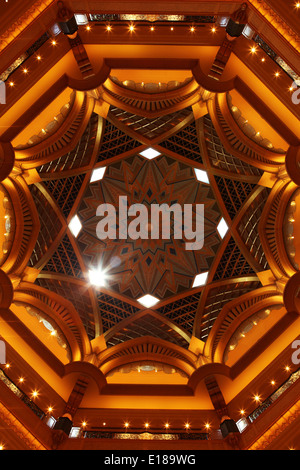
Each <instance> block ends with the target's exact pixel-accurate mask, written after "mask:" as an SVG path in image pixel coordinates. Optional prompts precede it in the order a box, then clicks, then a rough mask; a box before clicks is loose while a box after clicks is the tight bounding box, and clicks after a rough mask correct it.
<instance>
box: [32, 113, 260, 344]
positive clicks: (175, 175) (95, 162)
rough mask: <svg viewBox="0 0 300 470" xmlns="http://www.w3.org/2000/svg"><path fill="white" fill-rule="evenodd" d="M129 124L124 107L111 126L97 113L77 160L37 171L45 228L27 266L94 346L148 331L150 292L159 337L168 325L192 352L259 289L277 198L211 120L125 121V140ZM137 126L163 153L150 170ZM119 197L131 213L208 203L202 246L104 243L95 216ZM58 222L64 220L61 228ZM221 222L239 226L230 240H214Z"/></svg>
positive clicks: (181, 116)
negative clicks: (73, 224) (200, 279)
mask: <svg viewBox="0 0 300 470" xmlns="http://www.w3.org/2000/svg"><path fill="white" fill-rule="evenodd" d="M122 114H123V113H122V112H121V110H119V111H117V110H116V108H114V110H113V112H110V113H109V115H108V117H107V119H104V118H100V117H99V116H96V115H95V114H94V113H92V114H91V117H90V119H89V122H88V125H87V127H86V129H85V131H84V132H83V134H82V136H81V138H80V140H79V142H78V143H77V144H76V146H75V147H74V150H70V151H69V152H68V153H67V154H65V155H62V157H61V158H60V159H59V160H56V161H51V160H49V161H48V163H46V164H43V165H42V166H40V167H39V168H38V171H39V174H40V177H41V178H42V181H41V182H40V183H37V184H35V185H32V186H31V187H30V190H31V194H32V196H33V198H34V201H35V203H36V207H37V210H38V212H39V218H40V223H41V230H40V233H39V236H38V240H37V243H36V246H35V248H34V250H33V254H32V256H31V259H30V265H31V266H32V267H37V268H38V269H40V274H39V275H38V277H37V279H36V281H35V282H36V284H38V285H39V286H41V287H45V288H47V289H50V290H52V291H55V292H57V293H59V292H60V293H63V295H64V296H66V297H67V298H68V299H69V300H70V301H71V302H72V303H73V305H74V306H75V308H76V309H77V310H78V312H79V314H80V316H81V317H82V321H83V324H84V325H85V328H86V331H87V332H88V335H89V337H90V338H93V337H94V336H95V335H97V332H98V333H101V332H102V333H104V334H105V336H106V340H107V341H108V344H109V345H114V344H117V343H118V342H119V341H120V339H117V338H120V337H119V335H121V337H122V334H123V333H122V334H121V331H122V325H124V328H126V331H129V330H128V327H129V326H130V323H131V322H134V323H133V324H134V325H135V326H134V328H136V325H138V324H139V322H143V323H145V319H144V318H143V317H144V315H145V314H146V312H147V311H148V310H147V309H145V308H144V307H143V306H142V305H141V304H139V302H138V301H137V300H138V299H139V298H140V297H142V296H143V295H146V294H151V295H153V296H155V297H156V298H158V300H159V302H158V304H157V305H155V306H154V307H152V308H151V312H152V314H153V315H154V313H155V314H156V315H158V319H159V321H158V323H159V324H160V328H161V334H162V335H164V333H163V330H165V329H166V325H167V324H169V328H168V330H169V333H168V335H171V336H172V335H173V341H174V342H175V343H176V344H180V345H182V344H185V347H188V344H189V338H191V336H192V335H195V334H197V335H198V337H199V338H201V339H202V340H204V341H205V339H206V338H207V336H208V334H209V331H210V329H211V328H212V326H213V324H214V321H215V319H216V318H217V316H218V314H219V313H220V311H221V309H222V307H223V306H224V305H225V304H226V303H227V302H228V301H229V300H232V299H234V298H236V297H238V296H239V295H242V294H244V293H247V292H251V291H252V290H255V289H257V288H259V287H260V286H261V283H260V281H259V278H258V277H257V274H256V273H257V272H260V271H263V270H265V269H267V267H268V266H267V261H266V259H265V255H264V252H263V249H262V245H261V242H260V239H259V235H258V222H259V217H260V215H261V213H262V211H263V207H264V204H265V202H266V200H267V198H268V194H269V190H268V188H264V187H263V186H260V185H259V184H258V183H259V180H260V178H261V176H262V173H263V172H262V170H260V169H259V168H257V166H252V165H251V164H250V163H249V161H243V160H240V159H239V158H238V157H237V156H235V155H233V154H230V153H229V152H228V151H227V150H226V149H225V147H224V146H223V144H222V142H221V140H220V137H219V136H218V134H217V132H216V130H215V127H214V124H213V122H212V119H211V116H210V115H209V113H208V114H206V115H204V116H203V117H202V118H200V119H198V120H195V119H194V118H193V117H192V115H191V111H190V109H189V108H187V109H186V112H183V111H179V112H178V113H177V114H176V113H175V114H174V113H173V114H172V115H169V116H167V117H166V118H164V117H162V118H161V119H160V123H159V128H157V119H156V118H153V119H151V118H147V120H146V124H145V119H142V118H139V117H138V115H137V116H135V117H131V121H130V124H128V122H127V126H128V128H130V131H129V133H128V134H127V133H126V132H125V131H126V124H124V122H123V121H122V120H120V116H121V115H122ZM116 116H119V118H116ZM126 116H127V115H126ZM127 117H128V116H127ZM127 117H126V119H127ZM187 117H188V119H187ZM138 122H140V123H141V122H143V125H144V124H145V126H146V129H148V130H147V133H148V137H147V139H148V138H149V139H150V141H149V142H150V143H151V138H150V137H151V135H152V137H153V139H154V140H155V148H156V149H157V151H158V153H159V155H158V156H157V157H156V158H155V159H153V160H148V159H146V158H144V157H143V156H142V155H141V153H142V151H143V150H145V148H147V146H146V145H145V142H144V138H145V132H146V130H145V129H144V128H143V126H142V128H143V130H142V131H141V128H140V127H139V126H137V125H136V123H138ZM172 122H173V124H174V125H173V131H172ZM132 123H133V126H131V124H132ZM151 124H153V125H151ZM124 126H125V127H124ZM150 129H151V130H150ZM158 129H159V130H158ZM170 129H171V130H170ZM99 132H100V133H101V137H100V140H99V143H98V144H97V143H96V135H97V133H99ZM150 134H151V135H150ZM147 143H148V142H147ZM101 166H102V167H105V173H104V177H103V178H102V179H101V180H99V181H95V182H91V175H92V171H93V169H94V168H99V167H101ZM195 168H198V169H201V170H203V171H208V173H207V174H209V180H207V182H201V181H198V180H197V178H196V174H195ZM70 170H71V173H70ZM120 196H126V197H127V204H128V206H130V205H131V204H134V203H142V204H144V205H145V206H146V207H147V208H150V206H151V204H153V203H156V204H163V203H166V204H168V205H172V204H174V203H179V204H180V205H182V206H183V205H184V204H192V205H193V207H195V206H196V204H204V213H205V242H204V246H203V248H202V249H201V250H198V251H188V250H186V249H185V240H184V239H182V240H177V239H175V238H174V236H173V235H174V227H173V226H172V228H171V237H170V239H165V240H162V239H158V240H151V238H149V239H138V240H132V239H130V238H129V237H128V238H127V239H126V240H119V239H114V240H110V239H107V240H99V238H97V235H96V226H97V223H98V221H99V217H97V216H96V210H97V207H98V206H99V205H100V204H103V203H110V204H112V205H113V206H114V207H115V208H116V209H118V202H119V197H120ZM250 213H251V216H250ZM54 214H59V216H58V217H57V216H56V221H55V222H54V219H55V216H54ZM74 215H76V216H77V217H78V218H79V220H80V222H81V224H82V228H81V230H80V231H79V234H78V235H77V236H76V237H75V236H74V235H73V234H72V233H71V232H70V230H69V229H68V228H67V224H68V223H69V222H70V220H71V219H72V217H74ZM222 218H223V219H224V220H225V221H226V223H227V224H228V226H229V227H230V226H232V225H234V226H235V221H237V225H236V227H235V228H234V230H233V231H231V230H230V229H229V230H228V231H227V233H226V234H225V236H224V238H222V237H221V236H220V234H219V233H218V230H217V225H218V223H219V222H220V220H221V219H222ZM117 220H118V219H117ZM194 222H195V221H194ZM183 238H184V237H183ZM99 264H100V265H101V266H104V267H105V268H106V269H107V270H108V273H109V275H108V281H107V283H106V285H105V288H104V289H101V288H97V287H93V286H91V285H90V284H89V282H88V271H89V269H90V268H92V267H97V266H99ZM203 272H208V279H207V282H206V285H204V286H201V287H198V288H193V281H194V279H195V276H196V275H197V274H199V273H203ZM74 291H76V296H74ZM88 305H89V308H87V306H88ZM141 312H145V313H144V314H142V315H141V318H140V319H139V315H140V314H141ZM150 314H151V313H150ZM125 324H126V327H125ZM146 324H147V325H148V330H147V329H146V327H145V329H142V330H140V329H139V328H137V330H136V331H143V332H144V334H146V332H147V333H148V334H152V333H153V331H152V329H151V328H150V324H151V322H146V323H145V325H146ZM153 325H154V323H153ZM130 328H131V330H132V328H133V327H130ZM153 328H154V326H153ZM156 328H157V326H156ZM119 330H120V333H118V332H119ZM178 332H179V337H180V338H181V339H180V340H179V339H178ZM155 334H156V335H158V333H157V330H156V333H155ZM129 336H130V335H129ZM134 336H135V335H134ZM125 337H127V336H126V334H125V336H123V338H125ZM175 337H176V338H177V339H176V338H175ZM112 338H115V339H112ZM182 342H183V343H182Z"/></svg>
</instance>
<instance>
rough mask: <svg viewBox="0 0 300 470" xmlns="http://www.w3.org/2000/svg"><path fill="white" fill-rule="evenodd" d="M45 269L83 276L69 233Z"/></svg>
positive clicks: (76, 276) (57, 272) (77, 276)
mask: <svg viewBox="0 0 300 470" xmlns="http://www.w3.org/2000/svg"><path fill="white" fill-rule="evenodd" d="M43 271H49V272H52V273H56V274H65V275H67V276H72V277H75V278H83V274H82V271H81V267H80V264H79V262H78V259H77V257H76V254H75V253H74V249H73V246H72V244H71V242H70V240H69V237H68V236H67V235H65V237H64V238H63V240H62V242H61V243H60V245H59V246H58V247H57V249H56V251H55V252H54V253H53V255H52V257H51V259H50V260H49V261H48V263H47V264H46V266H45V267H44V268H43Z"/></svg>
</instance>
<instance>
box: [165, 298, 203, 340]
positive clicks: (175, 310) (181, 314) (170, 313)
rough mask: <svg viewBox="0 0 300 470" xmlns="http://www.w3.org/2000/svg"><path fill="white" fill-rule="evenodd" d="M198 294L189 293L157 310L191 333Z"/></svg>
mask: <svg viewBox="0 0 300 470" xmlns="http://www.w3.org/2000/svg"><path fill="white" fill-rule="evenodd" d="M199 299H200V294H194V295H190V296H188V297H184V298H182V299H179V300H176V301H175V302H172V303H170V304H168V305H165V306H164V307H161V308H160V309H158V310H157V311H158V312H159V313H160V314H161V315H165V316H166V317H167V318H169V319H170V320H172V322H173V323H175V324H176V325H178V326H180V327H181V328H184V329H185V330H186V331H188V332H189V333H190V334H192V333H193V327H194V319H195V314H196V312H197V308H198V303H199Z"/></svg>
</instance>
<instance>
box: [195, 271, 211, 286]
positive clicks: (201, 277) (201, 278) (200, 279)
mask: <svg viewBox="0 0 300 470" xmlns="http://www.w3.org/2000/svg"><path fill="white" fill-rule="evenodd" d="M207 276H208V272H206V273H201V274H197V276H196V277H195V279H194V283H193V287H199V286H204V284H206V281H207Z"/></svg>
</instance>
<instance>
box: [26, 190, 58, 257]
mask: <svg viewBox="0 0 300 470" xmlns="http://www.w3.org/2000/svg"><path fill="white" fill-rule="evenodd" d="M30 191H31V195H32V197H33V200H34V202H35V205H36V208H37V211H38V215H39V220H40V231H39V234H38V238H37V241H36V245H35V247H34V250H33V252H32V255H31V257H30V260H29V266H36V264H37V263H38V262H39V261H40V260H41V259H42V258H43V256H44V255H45V254H46V253H47V251H48V249H49V248H50V246H51V245H52V243H53V241H54V240H55V238H56V237H57V235H58V234H59V232H60V230H61V228H62V224H61V222H60V220H59V219H58V218H57V215H56V213H55V211H54V209H53V208H52V206H51V204H50V203H49V202H48V200H47V199H46V197H45V196H44V195H43V193H42V192H41V191H40V190H39V188H38V187H37V186H36V185H35V184H33V185H31V186H30Z"/></svg>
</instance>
